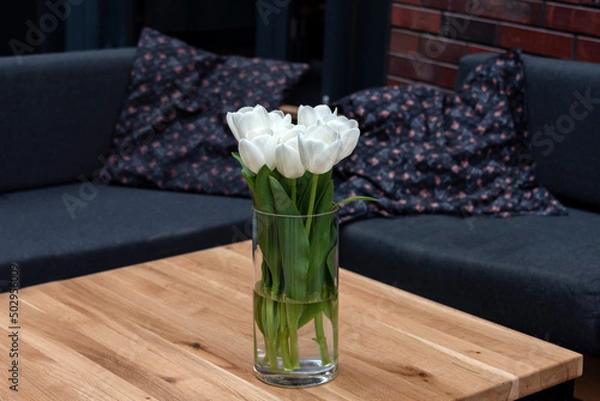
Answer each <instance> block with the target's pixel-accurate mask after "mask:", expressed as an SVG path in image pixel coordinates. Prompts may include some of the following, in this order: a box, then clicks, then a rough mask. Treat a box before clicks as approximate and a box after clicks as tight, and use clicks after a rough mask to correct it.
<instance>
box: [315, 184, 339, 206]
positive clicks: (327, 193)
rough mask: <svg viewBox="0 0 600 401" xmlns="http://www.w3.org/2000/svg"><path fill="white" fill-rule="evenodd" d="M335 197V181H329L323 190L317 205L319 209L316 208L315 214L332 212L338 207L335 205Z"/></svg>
mask: <svg viewBox="0 0 600 401" xmlns="http://www.w3.org/2000/svg"><path fill="white" fill-rule="evenodd" d="M333 195H334V187H333V180H329V182H328V183H327V185H326V186H325V188H323V191H322V193H321V196H320V198H319V201H318V203H317V207H316V208H315V212H316V213H317V214H319V213H326V212H330V211H332V210H333V209H335V208H336V206H335V205H334V204H333Z"/></svg>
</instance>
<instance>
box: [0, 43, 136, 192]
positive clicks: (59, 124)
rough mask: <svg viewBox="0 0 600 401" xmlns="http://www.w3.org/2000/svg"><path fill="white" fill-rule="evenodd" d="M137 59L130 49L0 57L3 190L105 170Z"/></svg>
mask: <svg viewBox="0 0 600 401" xmlns="http://www.w3.org/2000/svg"><path fill="white" fill-rule="evenodd" d="M134 56H135V49H134V48H124V49H106V50H94V51H84V52H69V53H55V54H44V55H31V56H24V57H21V58H17V57H4V58H0V88H1V89H0V193H2V192H8V191H13V190H19V189H26V188H34V187H39V186H46V185H52V184H60V183H65V182H73V181H76V180H77V179H78V177H79V176H81V175H85V176H89V175H91V173H92V172H93V171H94V170H96V169H98V168H99V167H100V161H99V160H98V158H99V157H101V156H102V155H106V154H107V153H108V150H109V147H110V143H111V137H112V132H113V129H114V125H115V122H116V120H117V116H118V113H119V108H120V103H121V99H122V98H123V97H124V95H125V93H126V89H127V86H128V83H129V77H130V71H131V66H132V64H133V59H134Z"/></svg>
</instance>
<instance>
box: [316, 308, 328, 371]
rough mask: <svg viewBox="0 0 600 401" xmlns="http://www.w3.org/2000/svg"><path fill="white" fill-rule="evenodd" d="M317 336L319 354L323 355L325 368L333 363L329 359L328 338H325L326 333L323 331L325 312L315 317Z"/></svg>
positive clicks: (322, 359) (322, 360)
mask: <svg viewBox="0 0 600 401" xmlns="http://www.w3.org/2000/svg"><path fill="white" fill-rule="evenodd" d="M315 334H316V336H317V338H315V340H316V341H317V344H319V353H320V354H321V362H322V363H323V366H326V365H328V364H330V363H331V359H329V349H328V348H327V338H325V331H324V330H323V312H319V313H318V314H317V316H315Z"/></svg>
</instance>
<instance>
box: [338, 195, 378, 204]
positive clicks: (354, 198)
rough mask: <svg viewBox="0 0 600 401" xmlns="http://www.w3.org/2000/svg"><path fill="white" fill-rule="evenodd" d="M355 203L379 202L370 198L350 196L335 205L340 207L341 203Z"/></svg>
mask: <svg viewBox="0 0 600 401" xmlns="http://www.w3.org/2000/svg"><path fill="white" fill-rule="evenodd" d="M357 201H367V202H379V199H377V198H373V197H371V196H351V197H349V198H346V199H342V200H341V201H339V202H338V203H337V205H341V204H343V203H350V202H357Z"/></svg>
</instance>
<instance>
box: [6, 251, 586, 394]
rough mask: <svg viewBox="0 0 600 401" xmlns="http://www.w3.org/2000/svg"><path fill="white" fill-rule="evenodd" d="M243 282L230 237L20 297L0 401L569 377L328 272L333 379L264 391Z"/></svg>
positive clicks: (551, 349)
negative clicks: (331, 279) (13, 366)
mask: <svg viewBox="0 0 600 401" xmlns="http://www.w3.org/2000/svg"><path fill="white" fill-rule="evenodd" d="M252 280H253V278H252V264H251V245H250V243H249V242H243V243H238V244H235V245H229V246H225V247H220V248H214V249H210V250H206V251H201V252H197V253H192V254H186V255H181V256H177V257H173V258H168V259H163V260H157V261H153V262H150V263H144V264H140V265H135V266H130V267H126V268H121V269H116V270H112V271H108V272H104V273H100V274H95V275H91V276H86V277H80V278H76V279H71V280H67V281H63V282H55V283H49V284H44V285H40V286H35V287H31V288H25V289H22V290H20V291H19V297H20V304H19V305H20V311H19V323H20V327H21V329H20V338H19V367H20V376H19V392H18V393H14V392H12V391H10V390H9V388H8V385H9V383H8V382H7V380H6V378H2V380H1V381H0V383H3V384H2V385H1V387H0V399H1V400H13V399H14V400H40V401H52V400H60V401H66V400H69V401H71V400H95V401H96V400H119V401H125V400H161V401H162V400H177V401H186V400H190V401H191V400H302V401H304V400H386V401H388V400H423V401H435V400H477V401H485V400H514V399H517V398H520V397H523V396H525V395H528V394H531V393H534V392H537V391H539V390H542V389H544V388H547V387H551V386H553V385H556V384H559V383H562V382H565V381H568V380H571V379H574V378H576V377H578V376H580V375H581V370H582V357H581V355H579V354H576V353H574V352H571V351H568V350H566V349H563V348H560V347H557V346H555V345H552V344H549V343H546V342H543V341H540V340H537V339H534V338H532V337H529V336H526V335H523V334H520V333H517V332H515V331H512V330H508V329H506V328H503V327H501V326H498V325H496V324H492V323H489V322H487V321H484V320H481V319H478V318H476V317H473V316H470V315H467V314H465V313H462V312H459V311H456V310H454V309H451V308H448V307H445V306H443V305H440V304H437V303H434V302H431V301H428V300H425V299H423V298H420V297H417V296H415V295H411V294H409V293H406V292H403V291H400V290H398V289H396V288H393V287H390V286H387V285H385V284H382V283H378V282H376V281H373V280H370V279H367V278H365V277H362V276H359V275H357V274H354V273H351V272H349V271H345V270H341V272H340V321H339V355H340V357H339V366H340V369H339V375H338V377H337V378H336V379H335V380H334V381H333V382H331V383H328V384H325V385H323V386H318V387H313V388H308V389H281V388H277V387H272V386H269V385H267V384H263V383H261V382H259V381H258V380H257V379H256V378H255V377H254V374H253V371H252V362H253V359H252V358H253V348H252ZM0 305H5V306H4V307H5V308H6V309H8V294H1V295H0ZM2 316H3V319H4V320H3V321H2V322H1V323H2V331H0V333H2V334H3V335H2V338H4V340H1V339H0V368H1V369H0V370H1V371H3V372H5V373H4V376H6V377H8V374H7V369H8V368H9V364H10V360H9V358H8V351H9V350H8V347H9V341H8V337H7V333H9V332H10V330H9V329H8V317H4V316H7V314H2ZM5 367H6V368H5Z"/></svg>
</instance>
